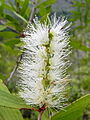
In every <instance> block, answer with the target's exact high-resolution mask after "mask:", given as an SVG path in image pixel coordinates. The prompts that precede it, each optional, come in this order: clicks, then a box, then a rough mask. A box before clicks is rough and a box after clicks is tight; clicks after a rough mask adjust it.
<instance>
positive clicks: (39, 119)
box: [37, 111, 44, 120]
mask: <svg viewBox="0 0 90 120" xmlns="http://www.w3.org/2000/svg"><path fill="white" fill-rule="evenodd" d="M43 112H44V111H40V112H39V114H38V119H37V120H41V118H42V114H43Z"/></svg>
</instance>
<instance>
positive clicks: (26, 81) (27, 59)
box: [17, 15, 70, 111]
mask: <svg viewBox="0 0 90 120" xmlns="http://www.w3.org/2000/svg"><path fill="white" fill-rule="evenodd" d="M33 21H34V22H33V24H28V26H27V28H26V30H25V31H24V34H25V35H26V36H25V37H24V38H22V39H21V41H23V43H24V45H23V48H24V56H23V58H22V60H21V63H20V65H19V66H18V76H19V81H18V82H17V85H18V86H19V87H20V90H19V95H20V96H21V97H22V98H23V99H24V100H25V101H26V104H28V105H31V106H32V107H33V108H34V109H36V108H37V110H38V111H42V110H45V109H47V108H56V109H60V108H62V106H63V105H62V104H63V102H64V101H65V94H66V92H65V91H66V86H67V83H68V81H67V74H66V70H67V68H68V66H69V61H68V59H67V58H68V55H69V53H70V49H69V35H68V31H69V26H70V25H69V24H68V21H67V20H66V19H65V18H63V17H59V18H57V17H56V15H53V16H52V17H51V18H49V23H48V24H47V22H44V23H41V22H40V21H39V20H38V19H37V18H35V19H34V20H33Z"/></svg>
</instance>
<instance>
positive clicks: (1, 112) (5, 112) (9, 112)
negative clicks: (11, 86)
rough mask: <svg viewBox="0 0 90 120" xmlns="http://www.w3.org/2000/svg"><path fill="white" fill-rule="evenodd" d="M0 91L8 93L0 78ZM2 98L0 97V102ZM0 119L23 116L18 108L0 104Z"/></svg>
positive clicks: (20, 117)
mask: <svg viewBox="0 0 90 120" xmlns="http://www.w3.org/2000/svg"><path fill="white" fill-rule="evenodd" d="M0 91H3V92H5V93H6V94H10V93H9V91H8V88H7V87H6V86H5V85H4V84H3V82H2V80H0ZM0 99H1V96H0ZM3 100H4V99H2V102H3ZM0 102H1V101H0ZM0 120H23V118H22V115H21V113H20V111H19V110H17V109H13V108H12V109H10V108H7V107H5V106H1V105H0Z"/></svg>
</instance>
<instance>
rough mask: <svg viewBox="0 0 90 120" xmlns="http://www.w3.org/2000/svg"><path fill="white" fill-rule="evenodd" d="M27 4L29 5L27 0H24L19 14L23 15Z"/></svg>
mask: <svg viewBox="0 0 90 120" xmlns="http://www.w3.org/2000/svg"><path fill="white" fill-rule="evenodd" d="M28 5H29V0H25V1H24V3H23V7H22V10H21V15H23V16H24V15H25V12H26V10H27V9H28Z"/></svg>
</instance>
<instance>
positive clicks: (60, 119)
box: [52, 94, 90, 120]
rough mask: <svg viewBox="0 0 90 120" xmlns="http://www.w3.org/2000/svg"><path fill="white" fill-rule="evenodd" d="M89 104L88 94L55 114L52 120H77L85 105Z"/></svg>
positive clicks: (89, 97) (89, 95) (89, 96)
mask: <svg viewBox="0 0 90 120" xmlns="http://www.w3.org/2000/svg"><path fill="white" fill-rule="evenodd" d="M88 104H90V94H88V95H85V96H83V97H81V98H80V99H78V100H76V101H75V102H73V103H72V104H71V105H69V106H67V107H66V108H65V109H64V111H63V110H61V111H60V112H58V113H56V114H55V115H54V116H53V117H52V120H77V119H78V118H80V117H81V116H82V115H83V112H84V110H85V108H86V107H87V105H88Z"/></svg>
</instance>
